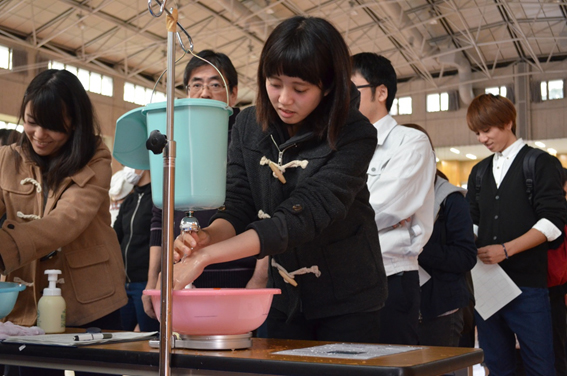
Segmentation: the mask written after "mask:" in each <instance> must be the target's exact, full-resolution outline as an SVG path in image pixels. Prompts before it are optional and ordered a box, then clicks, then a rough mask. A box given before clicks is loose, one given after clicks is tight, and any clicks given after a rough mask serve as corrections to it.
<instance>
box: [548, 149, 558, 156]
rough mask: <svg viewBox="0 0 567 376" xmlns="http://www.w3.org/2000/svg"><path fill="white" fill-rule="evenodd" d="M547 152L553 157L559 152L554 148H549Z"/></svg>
mask: <svg viewBox="0 0 567 376" xmlns="http://www.w3.org/2000/svg"><path fill="white" fill-rule="evenodd" d="M547 152H548V153H549V154H551V155H557V150H555V149H554V148H547Z"/></svg>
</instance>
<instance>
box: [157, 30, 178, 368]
mask: <svg viewBox="0 0 567 376" xmlns="http://www.w3.org/2000/svg"><path fill="white" fill-rule="evenodd" d="M168 25H169V23H168ZM174 25H175V24H174ZM171 29H172V28H171V27H168V33H167V107H166V117H167V131H166V136H167V140H168V142H167V145H166V147H165V149H164V153H163V187H164V189H163V227H162V229H163V232H162V236H163V239H162V240H163V241H162V243H163V247H162V257H161V265H162V268H161V313H160V317H161V322H160V341H159V343H160V351H159V355H160V357H159V374H160V375H161V376H169V375H170V371H171V370H170V365H171V347H172V321H171V312H172V303H173V302H172V296H171V290H172V287H173V242H174V232H173V226H174V222H173V221H174V210H175V156H176V144H175V141H174V140H173V108H174V102H173V101H174V99H175V38H174V37H175V30H171ZM173 29H174V27H173Z"/></svg>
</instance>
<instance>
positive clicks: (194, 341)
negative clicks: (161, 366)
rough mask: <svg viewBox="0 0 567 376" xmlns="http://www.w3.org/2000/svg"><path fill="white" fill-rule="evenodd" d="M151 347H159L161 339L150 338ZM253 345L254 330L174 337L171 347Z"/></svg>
mask: <svg viewBox="0 0 567 376" xmlns="http://www.w3.org/2000/svg"><path fill="white" fill-rule="evenodd" d="M150 347H154V348H159V340H150ZM250 347H252V332H248V333H246V334H231V335H215V336H189V335H184V334H182V335H181V338H179V339H178V338H174V340H173V342H172V345H171V348H173V349H191V350H236V349H247V348H250Z"/></svg>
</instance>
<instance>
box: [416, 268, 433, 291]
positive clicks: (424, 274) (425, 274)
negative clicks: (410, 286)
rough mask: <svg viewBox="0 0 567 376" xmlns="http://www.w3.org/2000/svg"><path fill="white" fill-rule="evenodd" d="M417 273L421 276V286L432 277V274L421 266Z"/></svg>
mask: <svg viewBox="0 0 567 376" xmlns="http://www.w3.org/2000/svg"><path fill="white" fill-rule="evenodd" d="M417 275H418V276H419V286H420V287H421V286H423V285H425V282H427V281H429V280H430V279H431V276H430V275H429V273H428V272H426V271H425V269H423V268H422V267H421V266H419V267H418V269H417Z"/></svg>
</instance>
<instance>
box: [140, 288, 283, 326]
mask: <svg viewBox="0 0 567 376" xmlns="http://www.w3.org/2000/svg"><path fill="white" fill-rule="evenodd" d="M275 294H281V291H280V289H229V288H226V289H225V288H222V289H221V288H219V289H216V288H215V289H206V288H202V289H200V288H195V289H186V290H175V291H173V302H172V307H173V312H172V321H173V323H172V328H173V331H174V332H177V333H179V334H187V335H209V336H210V335H232V334H245V333H248V332H250V331H252V330H255V329H257V328H258V327H260V325H262V323H263V322H264V321H265V320H266V317H267V316H268V312H269V311H270V305H271V304H272V298H273V296H274V295H275ZM144 295H150V296H151V299H152V304H153V306H154V311H155V312H156V315H157V316H158V319H160V313H161V310H160V304H161V291H160V290H144Z"/></svg>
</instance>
